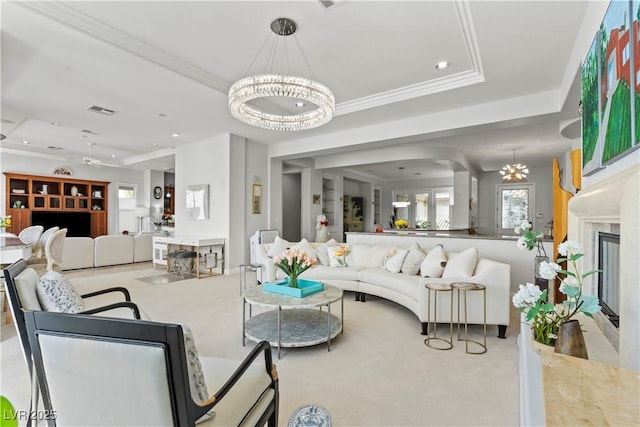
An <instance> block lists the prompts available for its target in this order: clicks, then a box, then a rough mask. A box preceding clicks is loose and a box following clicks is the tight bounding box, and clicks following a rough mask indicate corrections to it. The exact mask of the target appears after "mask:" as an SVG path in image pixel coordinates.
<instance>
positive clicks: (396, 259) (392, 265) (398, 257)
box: [381, 248, 409, 273]
mask: <svg viewBox="0 0 640 427" xmlns="http://www.w3.org/2000/svg"><path fill="white" fill-rule="evenodd" d="M407 253H409V251H408V250H407V249H399V248H391V250H389V252H387V255H386V256H385V257H384V259H383V260H382V266H381V267H382V268H384V269H385V270H387V271H389V272H391V273H400V269H401V268H402V263H403V262H404V259H405V257H406V256H407Z"/></svg>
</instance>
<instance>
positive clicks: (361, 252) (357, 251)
mask: <svg viewBox="0 0 640 427" xmlns="http://www.w3.org/2000/svg"><path fill="white" fill-rule="evenodd" d="M350 257H352V258H353V259H351V258H349V259H347V262H348V263H349V266H351V267H366V266H367V263H368V262H369V259H370V258H371V245H370V244H368V243H354V244H353V245H351V255H350Z"/></svg>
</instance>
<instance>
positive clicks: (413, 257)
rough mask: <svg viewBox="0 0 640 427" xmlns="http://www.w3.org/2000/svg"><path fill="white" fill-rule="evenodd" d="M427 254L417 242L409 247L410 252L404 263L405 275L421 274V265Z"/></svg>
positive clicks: (403, 270)
mask: <svg viewBox="0 0 640 427" xmlns="http://www.w3.org/2000/svg"><path fill="white" fill-rule="evenodd" d="M425 256H426V254H425V253H424V252H423V251H422V249H421V248H420V246H419V245H418V243H417V242H413V243H412V244H411V246H410V247H409V252H408V253H407V256H406V257H405V258H404V262H403V263H402V269H401V270H400V271H402V272H403V273H404V274H411V275H416V274H418V273H419V272H420V264H422V261H424V258H425Z"/></svg>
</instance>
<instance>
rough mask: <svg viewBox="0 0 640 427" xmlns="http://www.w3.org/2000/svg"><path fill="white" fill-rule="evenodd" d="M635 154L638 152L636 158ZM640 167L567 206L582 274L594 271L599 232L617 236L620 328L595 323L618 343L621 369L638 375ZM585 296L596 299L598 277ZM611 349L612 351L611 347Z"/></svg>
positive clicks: (584, 192)
mask: <svg viewBox="0 0 640 427" xmlns="http://www.w3.org/2000/svg"><path fill="white" fill-rule="evenodd" d="M636 153H637V152H636ZM639 183H640V164H639V163H638V162H635V163H632V165H631V166H630V167H628V168H626V169H623V170H621V171H619V172H617V173H612V174H611V175H609V176H608V177H606V178H603V179H601V180H600V181H598V182H595V183H593V184H592V185H588V186H587V187H586V188H584V189H583V190H582V191H580V192H579V193H578V194H577V195H576V196H575V197H573V198H572V199H571V200H570V201H569V218H568V226H569V233H568V239H569V240H575V241H577V242H579V243H580V245H581V246H582V249H583V253H584V254H585V255H584V256H583V257H582V258H581V259H580V260H579V261H578V262H579V268H580V271H591V270H595V269H597V268H598V264H597V263H598V253H597V252H598V249H597V248H598V232H600V231H604V232H615V230H619V234H620V247H619V252H620V262H619V264H620V265H619V281H620V289H619V292H620V293H619V300H620V306H619V310H620V312H619V315H620V326H619V329H618V330H617V331H615V327H611V328H607V327H606V326H605V324H606V323H610V322H608V320H607V319H606V318H604V315H602V314H601V315H600V316H602V318H604V320H605V322H603V321H602V318H601V319H600V321H598V319H596V321H597V323H598V324H599V326H600V327H601V329H602V332H603V333H604V334H605V336H608V337H609V339H610V341H611V342H612V343H613V342H614V341H615V340H616V338H617V340H618V354H619V366H620V367H622V368H626V369H631V370H635V371H638V370H640V357H638V355H639V354H640V336H639V334H638V331H637V325H638V324H640V314H639V313H640V269H638V259H639V258H640V244H639V242H640V227H638V222H639V221H640V202H639V198H640V196H639V191H638V188H639ZM584 285H585V286H584V291H585V293H587V294H590V295H597V291H598V283H597V275H592V276H590V277H589V278H587V280H586V281H585V284H584ZM613 346H614V348H615V347H616V346H615V344H613Z"/></svg>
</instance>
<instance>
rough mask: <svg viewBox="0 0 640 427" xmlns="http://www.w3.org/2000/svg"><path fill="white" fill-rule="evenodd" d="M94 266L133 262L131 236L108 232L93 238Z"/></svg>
mask: <svg viewBox="0 0 640 427" xmlns="http://www.w3.org/2000/svg"><path fill="white" fill-rule="evenodd" d="M93 243H94V245H95V248H94V251H95V252H94V253H95V258H94V260H93V264H94V266H95V267H103V266H105V265H118V264H130V263H133V236H125V235H122V234H109V235H106V236H98V237H96V238H95V239H93Z"/></svg>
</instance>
